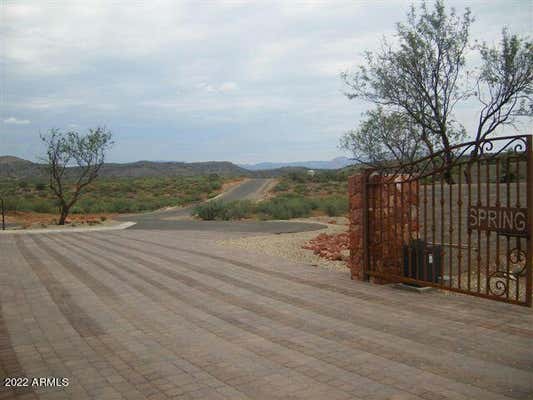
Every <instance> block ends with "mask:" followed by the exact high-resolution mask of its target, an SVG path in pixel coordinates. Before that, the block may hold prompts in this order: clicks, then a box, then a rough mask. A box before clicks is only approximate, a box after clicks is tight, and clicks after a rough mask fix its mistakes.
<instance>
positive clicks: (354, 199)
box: [348, 173, 367, 280]
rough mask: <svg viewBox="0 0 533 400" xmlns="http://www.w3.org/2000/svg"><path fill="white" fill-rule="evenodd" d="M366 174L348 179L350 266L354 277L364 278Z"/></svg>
mask: <svg viewBox="0 0 533 400" xmlns="http://www.w3.org/2000/svg"><path fill="white" fill-rule="evenodd" d="M366 176H367V175H366V174H365V173H360V174H357V175H353V176H350V177H349V179H348V196H349V202H350V261H349V268H350V271H351V278H352V279H359V280H363V279H364V276H363V275H364V274H363V271H364V269H363V266H364V261H365V254H364V242H363V240H364V224H363V222H364V221H363V204H364V203H365V202H364V199H363V196H364V193H365V187H364V185H365V184H366Z"/></svg>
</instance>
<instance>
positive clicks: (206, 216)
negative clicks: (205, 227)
mask: <svg viewBox="0 0 533 400" xmlns="http://www.w3.org/2000/svg"><path fill="white" fill-rule="evenodd" d="M224 213H225V206H224V203H222V202H221V201H216V200H214V201H208V202H207V203H204V204H199V205H197V206H196V207H194V209H193V215H196V216H198V217H200V218H201V219H203V220H206V221H213V220H215V219H222V216H223V215H224Z"/></svg>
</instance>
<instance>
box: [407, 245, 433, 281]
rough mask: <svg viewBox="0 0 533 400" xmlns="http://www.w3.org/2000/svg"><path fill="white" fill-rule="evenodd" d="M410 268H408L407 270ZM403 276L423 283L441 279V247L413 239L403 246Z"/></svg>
mask: <svg viewBox="0 0 533 400" xmlns="http://www.w3.org/2000/svg"><path fill="white" fill-rule="evenodd" d="M409 267H410V268H409ZM403 276H405V277H406V278H411V279H416V280H419V281H424V282H432V283H439V282H440V280H441V279H442V247H441V246H434V245H429V244H428V243H427V242H425V241H423V240H421V239H414V240H411V242H410V243H409V244H408V245H404V246H403Z"/></svg>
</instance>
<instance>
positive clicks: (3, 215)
mask: <svg viewBox="0 0 533 400" xmlns="http://www.w3.org/2000/svg"><path fill="white" fill-rule="evenodd" d="M0 201H1V203H2V230H3V231H5V230H6V219H5V209H4V199H3V198H2V199H0Z"/></svg>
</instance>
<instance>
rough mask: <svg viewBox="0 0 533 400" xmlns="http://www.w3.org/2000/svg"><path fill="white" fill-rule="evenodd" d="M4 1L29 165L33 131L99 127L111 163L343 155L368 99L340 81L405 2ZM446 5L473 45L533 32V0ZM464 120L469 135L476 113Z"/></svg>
mask: <svg viewBox="0 0 533 400" xmlns="http://www.w3.org/2000/svg"><path fill="white" fill-rule="evenodd" d="M0 2H1V20H0V42H1V48H0V60H1V77H0V80H1V100H0V101H1V104H0V107H1V108H0V155H2V154H10V155H16V156H19V157H23V158H27V159H32V160H35V159H36V157H37V156H38V155H39V153H40V152H42V147H41V145H40V143H39V132H46V131H47V130H48V129H50V128H52V127H57V128H63V129H78V130H81V131H84V130H85V129H86V128H88V127H91V126H96V125H99V124H105V125H106V126H107V127H108V128H110V129H111V130H112V132H113V133H114V135H115V141H116V145H115V147H114V149H113V150H112V152H111V154H110V157H109V159H110V160H111V161H116V162H125V161H135V160H139V159H143V160H175V161H206V160H230V161H235V162H260V161H299V160H311V159H316V160H325V159H331V158H333V157H337V156H340V155H344V154H343V153H342V152H340V151H339V150H338V148H337V145H338V139H339V137H340V136H341V135H342V133H343V132H345V131H346V130H349V129H351V128H354V127H356V126H357V122H358V120H359V119H360V117H361V113H362V112H363V111H364V110H366V109H367V108H369V104H367V103H365V102H362V101H354V100H352V101H350V100H348V99H347V98H346V97H344V96H343V94H342V91H343V86H342V83H341V81H340V79H339V73H340V72H341V71H343V70H345V69H349V68H353V67H355V66H357V65H358V64H359V63H360V62H361V61H362V53H363V52H364V51H365V50H371V49H373V48H375V47H376V46H377V45H378V44H379V42H380V39H381V37H382V36H383V35H385V36H390V35H392V34H393V33H394V27H395V23H396V22H398V21H403V20H405V14H406V12H407V9H408V6H409V4H410V2H407V1H349V2H334V1H323V2H318V1H311V0H309V1H292V0H287V1H283V2H274V1H264V2H251V1H250V2H236V1H232V2H224V1H191V2H178V1H175V0H168V1H154V0H149V1H148V0H146V1H134V0H109V1H97V0H90V1H89V0H82V1H72V0H66V1H50V0H36V1H24V0H16V1H6V0H0ZM447 3H448V4H451V5H453V6H455V7H456V8H457V9H458V10H461V11H462V10H463V9H464V7H465V6H469V7H470V8H471V9H472V11H473V14H474V16H475V17H476V22H475V23H474V26H473V28H472V36H473V38H478V39H481V40H486V41H489V42H493V43H496V42H497V41H498V40H499V35H500V32H501V29H502V27H503V26H508V27H509V28H510V30H511V32H512V33H520V34H529V35H531V32H532V21H533V1H527V0H525V1H517V0H503V1H465V2H460V1H453V2H447ZM457 117H458V119H459V120H460V121H461V122H463V124H464V125H465V126H466V127H467V128H468V127H473V121H474V120H475V118H476V116H475V109H471V108H469V107H468V106H466V107H463V108H461V109H459V110H458V112H457ZM510 133H512V132H510ZM527 133H530V132H527Z"/></svg>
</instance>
